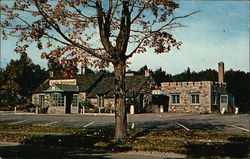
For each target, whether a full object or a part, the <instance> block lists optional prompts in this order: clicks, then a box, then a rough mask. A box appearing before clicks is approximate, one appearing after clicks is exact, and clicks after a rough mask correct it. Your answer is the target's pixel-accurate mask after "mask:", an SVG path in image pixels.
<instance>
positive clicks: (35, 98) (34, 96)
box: [32, 93, 50, 107]
mask: <svg viewBox="0 0 250 159" xmlns="http://www.w3.org/2000/svg"><path fill="white" fill-rule="evenodd" d="M39 95H45V98H44V100H45V101H44V107H48V106H49V98H50V95H49V93H35V94H32V104H34V105H36V106H39Z"/></svg>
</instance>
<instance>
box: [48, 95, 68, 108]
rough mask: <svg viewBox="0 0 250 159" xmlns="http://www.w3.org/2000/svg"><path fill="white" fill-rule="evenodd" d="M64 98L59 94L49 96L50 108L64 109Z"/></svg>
mask: <svg viewBox="0 0 250 159" xmlns="http://www.w3.org/2000/svg"><path fill="white" fill-rule="evenodd" d="M64 100H65V99H64V96H63V95H62V94H60V93H52V94H51V106H52V107H64V106H65V101H64Z"/></svg>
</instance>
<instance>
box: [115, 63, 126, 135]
mask: <svg viewBox="0 0 250 159" xmlns="http://www.w3.org/2000/svg"><path fill="white" fill-rule="evenodd" d="M113 65H114V72H115V138H116V139H122V138H125V137H126V136H127V113H126V103H125V99H126V96H125V69H126V64H125V62H124V61H121V62H118V63H115V64H113Z"/></svg>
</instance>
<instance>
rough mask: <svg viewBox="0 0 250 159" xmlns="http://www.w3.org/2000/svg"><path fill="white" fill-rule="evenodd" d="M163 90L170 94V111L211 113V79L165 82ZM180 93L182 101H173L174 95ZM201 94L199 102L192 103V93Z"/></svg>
mask: <svg viewBox="0 0 250 159" xmlns="http://www.w3.org/2000/svg"><path fill="white" fill-rule="evenodd" d="M161 85H162V88H161V89H162V91H163V92H164V93H165V94H166V95H167V96H169V109H168V111H169V112H186V113H189V112H196V113H202V112H203V113H205V112H208V113H211V81H200V82H163V83H162V84H161ZM173 94H179V95H180V103H179V104H173V103H172V95H173ZM192 94H196V95H199V100H200V102H199V104H191V95H192Z"/></svg>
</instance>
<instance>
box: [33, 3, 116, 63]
mask: <svg viewBox="0 0 250 159" xmlns="http://www.w3.org/2000/svg"><path fill="white" fill-rule="evenodd" d="M37 1H38V0H35V5H36V7H37V9H38V11H39V12H40V14H41V15H42V16H43V17H44V18H45V20H46V21H47V22H48V23H49V24H50V25H51V26H52V27H53V28H54V29H55V31H57V33H59V35H61V36H62V37H63V38H64V39H65V40H66V41H68V42H69V43H71V44H72V45H74V46H76V47H78V48H80V49H83V50H84V51H86V52H88V53H89V54H91V55H92V56H94V57H97V58H99V59H101V60H104V61H107V62H113V59H111V58H106V57H105V58H104V57H102V56H101V55H99V54H97V53H96V52H95V51H94V50H93V49H90V48H88V47H85V46H83V45H80V44H79V43H77V42H74V41H72V40H71V39H69V38H68V37H67V36H65V35H64V33H63V32H62V31H61V29H60V28H59V26H58V24H56V23H54V24H53V23H52V22H51V21H50V20H49V19H48V18H49V16H48V15H47V14H46V13H45V12H44V10H43V9H42V8H41V7H40V6H39V4H38V2H37Z"/></svg>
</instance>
